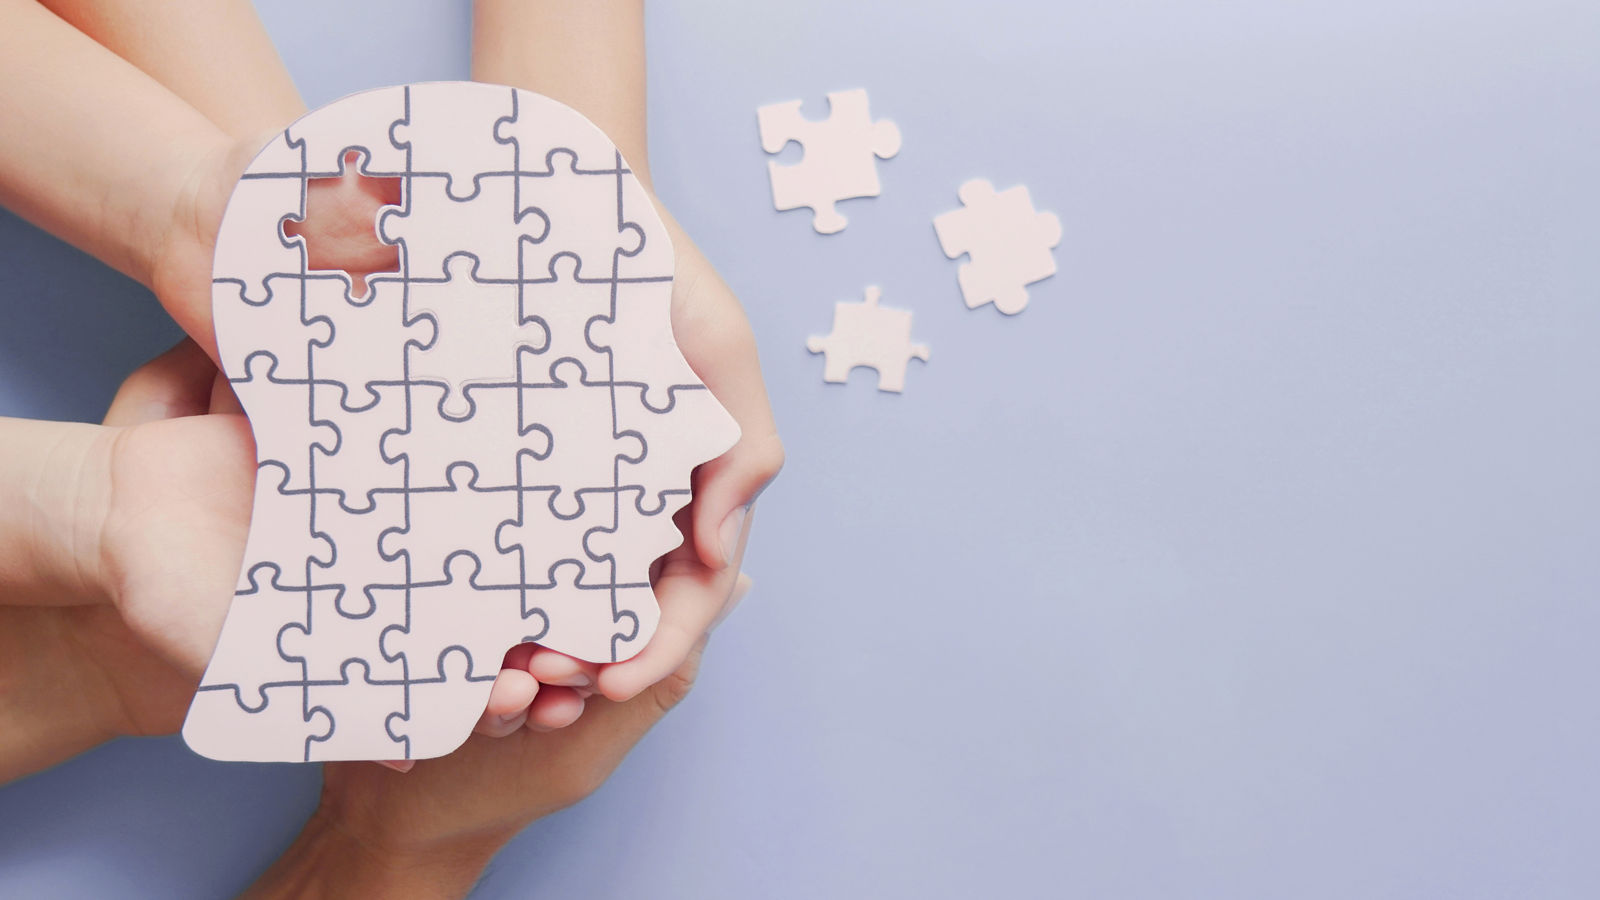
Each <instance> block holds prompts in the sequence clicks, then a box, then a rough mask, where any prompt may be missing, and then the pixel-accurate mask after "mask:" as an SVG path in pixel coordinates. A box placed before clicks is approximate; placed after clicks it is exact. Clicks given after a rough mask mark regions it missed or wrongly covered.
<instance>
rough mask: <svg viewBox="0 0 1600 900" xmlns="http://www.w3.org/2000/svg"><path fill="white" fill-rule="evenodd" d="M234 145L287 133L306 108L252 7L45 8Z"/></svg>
mask: <svg viewBox="0 0 1600 900" xmlns="http://www.w3.org/2000/svg"><path fill="white" fill-rule="evenodd" d="M41 2H42V3H43V4H44V5H45V6H46V7H49V8H50V9H51V10H53V11H54V12H55V14H56V15H58V16H60V17H61V18H63V19H65V20H66V21H67V22H69V23H71V24H72V25H73V26H74V27H76V28H77V29H78V30H79V31H81V32H83V33H84V34H86V35H88V36H89V37H90V38H93V39H94V40H95V41H96V42H97V43H99V44H100V45H101V46H103V47H105V48H106V49H108V50H110V51H111V52H113V53H115V54H116V55H118V56H120V57H122V58H123V59H125V60H127V61H128V62H129V63H132V64H133V65H134V66H136V67H138V68H139V69H140V70H141V71H143V72H144V73H145V74H146V75H149V76H150V77H151V78H153V79H155V80H156V81H157V82H160V83H161V84H162V85H164V86H165V87H166V88H167V89H168V90H170V91H172V92H173V93H174V94H177V95H178V97H180V98H181V99H183V100H184V101H185V102H187V103H188V104H189V105H190V106H193V107H194V108H195V109H197V110H199V111H200V112H201V113H202V114H203V115H205V117H206V118H208V119H210V120H211V121H212V122H213V123H215V124H216V126H217V127H218V128H220V129H222V130H223V131H224V132H226V133H228V134H230V135H233V136H234V137H240V138H243V137H255V136H257V135H262V134H266V133H268V132H271V131H275V130H277V129H279V128H282V127H284V126H285V125H287V124H289V123H290V122H292V121H294V120H295V118H296V117H298V116H299V115H300V114H301V113H303V112H305V103H304V102H303V101H302V100H301V99H300V92H299V91H298V90H296V89H295V86H294V81H293V80H292V79H291V78H290V77H289V71H288V70H287V69H285V68H284V66H283V60H282V59H280V58H279V56H278V51H277V48H275V47H273V46H272V39H271V38H270V37H268V36H267V30H266V29H265V28H264V27H262V25H261V19H260V17H258V16H257V15H256V11H255V7H254V6H252V5H251V4H250V2H249V0H41Z"/></svg>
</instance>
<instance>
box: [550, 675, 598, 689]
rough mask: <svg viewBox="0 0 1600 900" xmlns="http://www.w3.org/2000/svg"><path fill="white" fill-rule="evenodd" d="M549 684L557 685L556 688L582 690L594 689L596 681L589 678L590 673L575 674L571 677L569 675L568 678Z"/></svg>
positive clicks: (558, 679)
mask: <svg viewBox="0 0 1600 900" xmlns="http://www.w3.org/2000/svg"><path fill="white" fill-rule="evenodd" d="M549 684H552V685H555V686H556V687H569V688H580V689H581V688H588V687H594V679H593V678H590V677H589V673H588V672H574V673H573V674H571V675H567V676H565V677H562V678H557V679H556V680H554V681H551V682H549Z"/></svg>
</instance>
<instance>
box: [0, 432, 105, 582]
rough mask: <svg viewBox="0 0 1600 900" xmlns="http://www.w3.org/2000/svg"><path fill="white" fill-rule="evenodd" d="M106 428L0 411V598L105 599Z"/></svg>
mask: <svg viewBox="0 0 1600 900" xmlns="http://www.w3.org/2000/svg"><path fill="white" fill-rule="evenodd" d="M110 434H111V433H110V432H108V431H107V430H105V429H103V428H100V427H98V426H94V425H85V424H81V423H76V422H41V421H33V420H27V419H0V461H3V462H0V465H3V466H4V471H3V472H0V510H4V513H3V515H0V602H4V603H7V604H15V605H37V606H55V605H62V604H77V603H85V602H104V601H107V600H109V599H110V591H109V590H108V587H107V583H106V580H105V567H104V565H103V557H102V552H101V551H102V546H101V544H102V542H101V526H102V525H103V524H104V522H105V517H106V510H107V508H108V505H109V498H110V449H109V445H110V444H109V440H108V436H109V435H110Z"/></svg>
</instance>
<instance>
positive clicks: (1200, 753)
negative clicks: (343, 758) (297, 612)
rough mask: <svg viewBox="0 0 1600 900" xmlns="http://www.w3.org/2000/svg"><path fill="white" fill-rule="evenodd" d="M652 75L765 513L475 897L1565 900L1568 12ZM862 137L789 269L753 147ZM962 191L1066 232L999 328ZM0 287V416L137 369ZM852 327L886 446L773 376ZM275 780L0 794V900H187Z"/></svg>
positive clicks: (1367, 2)
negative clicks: (599, 745) (645, 720)
mask: <svg viewBox="0 0 1600 900" xmlns="http://www.w3.org/2000/svg"><path fill="white" fill-rule="evenodd" d="M261 9H262V14H263V16H264V17H265V19H266V20H267V24H268V26H269V28H270V30H271V31H272V34H273V36H274V38H275V39H276V40H277V41H278V43H279V46H280V48H281V49H282V51H283V54H284V56H285V58H286V60H287V62H288V64H289V66H290V68H291V70H292V71H293V73H294V75H295V77H296V79H297V81H298V83H299V85H300V87H301V89H302V91H303V92H304V94H305V96H306V99H307V100H308V101H309V102H310V103H312V104H313V105H316V104H321V103H325V102H327V101H329V100H332V99H334V98H336V97H338V96H341V95H343V94H345V93H348V92H351V91H355V90H358V89H362V88H367V87H373V86H377V85H383V84H391V83H398V82H404V81H414V80H427V79H440V78H462V77H466V75H467V71H468V56H467V54H468V30H469V29H468V21H469V5H468V4H467V3H466V2H462V0H457V2H450V3H434V2H422V0H409V2H398V3H379V2H376V0H361V2H352V3H347V4H333V5H330V4H314V3H311V2H308V0H294V2H264V3H262V4H261ZM309 23H316V24H309ZM650 54H651V58H650V66H651V90H652V96H651V112H652V122H651V126H652V134H653V160H654V169H655V176H656V181H657V183H658V185H659V188H660V191H661V193H662V195H663V197H664V199H665V201H666V202H667V204H668V205H669V206H670V207H671V208H672V209H673V211H674V212H675V213H676V215H677V216H678V217H679V218H680V219H681V220H682V221H683V223H684V224H685V226H686V227H687V228H688V229H689V230H690V231H691V233H693V234H695V235H696V236H697V239H698V240H699V242H700V243H701V244H702V246H703V247H704V249H705V250H706V252H707V253H708V254H709V255H710V256H711V257H712V259H714V260H715V261H717V262H718V263H719V265H720V266H721V267H722V269H723V271H724V273H725V275H726V276H727V278H728V280H729V281H730V283H731V284H732V285H733V286H734V287H735V288H736V289H737V290H738V291H739V292H740V294H741V295H742V296H743V298H744V300H745V302H746V305H747V306H748V308H749V310H750V313H751V317H752V319H753V322H754V326H755V329H756V333H757V335H758V337H759V339H760V343H761V349H762V353H763V359H764V362H765V366H766V371H767V378H768V380H769V384H770V387H771V390H772V394H773V402H774V405H775V407H776V409H777V412H778V415H779V418H780V422H781V424H782V426H783V428H784V431H785V435H786V438H787V440H788V443H789V447H790V452H791V462H790V464H789V467H788V469H787V471H786V472H785V473H784V476H783V478H782V479H781V480H780V481H779V482H778V484H777V485H776V486H775V487H774V488H773V489H772V490H771V491H770V492H769V493H768V495H767V496H766V498H765V499H764V500H763V503H762V509H761V513H760V516H759V519H760V521H759V522H758V523H757V528H756V532H755V538H754V541H753V544H752V548H753V549H752V550H751V553H750V557H749V560H748V566H747V567H748V569H749V571H750V572H751V573H752V574H753V575H754V576H755V578H756V579H757V588H756V590H755V592H754V593H753V594H752V596H751V597H750V598H749V599H748V600H747V601H746V603H745V605H744V606H743V607H742V608H741V609H740V611H739V613H738V614H737V615H736V616H734V617H733V618H732V619H731V620H730V621H729V622H728V624H727V625H725V626H724V628H723V629H722V630H721V631H720V632H719V633H718V638H717V640H716V641H715V642H714V644H713V646H712V648H711V651H710V653H709V655H708V657H707V662H706V666H705V668H704V672H703V677H702V680H701V683H700V685H699V687H698V688H697V689H696V691H695V694H694V695H693V696H692V697H691V698H690V700H689V701H688V702H687V703H686V704H685V705H684V706H683V707H681V708H680V709H679V710H678V711H677V712H675V713H674V714H673V715H672V716H671V717H669V718H668V720H667V721H665V722H664V723H663V724H662V725H661V726H660V727H659V728H658V729H657V730H656V731H655V732H653V733H652V734H651V735H650V736H649V738H647V739H646V741H645V742H644V744H643V745H642V746H641V747H640V748H639V749H638V751H637V752H636V753H634V755H633V756H632V757H631V758H630V759H629V760H628V761H627V762H626V763H625V764H624V765H623V767H622V769H621V770H620V771H619V772H618V773H617V775H616V777H615V778H613V779H612V781H611V782H610V783H609V784H608V785H607V786H606V787H605V788H604V789H603V790H601V791H600V792H599V793H598V794H597V795H596V796H594V797H593V798H591V799H590V800H589V801H588V802H586V803H584V804H582V805H580V806H579V807H577V808H575V809H573V810H570V811H568V812H565V813H562V814H559V815H557V816H554V817H552V818H550V819H547V820H545V821H542V822H540V823H538V824H536V825H534V826H533V827H532V828H530V829H529V830H528V831H527V832H526V833H525V834H523V835H522V836H521V837H520V838H519V839H518V840H517V841H516V842H515V843H513V844H512V845H511V846H510V847H509V848H508V849H507V850H506V851H505V852H503V853H502V854H501V855H500V857H499V858H498V859H497V861H496V862H495V864H494V865H493V867H492V868H491V870H490V871H489V873H488V875H487V876H486V878H485V880H484V881H483V883H482V885H481V886H480V888H479V890H478V891H477V893H476V894H475V896H476V897H480V898H498V897H524V896H546V895H548V896H563V895H565V896H579V897H652V898H739V900H743V898H748V897H763V898H813V897H916V898H966V897H974V896H1013V897H1044V896H1051V897H1056V896H1073V897H1115V898H1123V900H1135V898H1169V897H1185V898H1189V897H1194V898H1212V897H1215V898H1228V900H1244V898H1280V897H1296V898H1304V900H1313V898H1337V900H1345V898H1350V897H1362V898H1390V897H1428V898H1432V897H1452V898H1480V897H1481V898H1498V897H1541V898H1564V897H1574V898H1579V897H1583V898H1587V897H1593V896H1596V894H1597V893H1600V854H1596V853H1595V842H1596V838H1597V837H1600V821H1597V820H1600V814H1597V802H1596V801H1597V800H1600V768H1597V766H1596V765H1595V760H1596V759H1597V758H1600V716H1597V713H1596V702H1595V685H1596V684H1597V683H1600V654H1597V653H1596V652H1595V637H1596V634H1597V629H1600V604H1597V602H1596V601H1597V596H1600V552H1597V550H1596V548H1597V547H1600V513H1597V500H1600V404H1597V402H1596V400H1597V397H1596V385H1597V384H1600V353H1597V352H1596V344H1597V338H1600V252H1597V248H1600V117H1597V113H1596V110H1600V5H1596V4H1594V3H1592V2H1588V0H1584V2H1578V0H1524V2H1520V3H1515V4H1511V3H1504V2H1491V0H1448V2H1447V0H1382V2H1378V0H1357V2H1351V0H1303V2H1291V3H1284V2H1278V0H1217V2H1211V3H1206V4H1190V3H1178V2H1172V0H1168V2H1157V0H1131V2H1121V3H1116V4H1095V3H1087V2H1081V0H1065V2H1044V0H1036V2H1010V3H1001V2H995V3H987V4H970V3H953V2H927V3H918V4H910V3H893V4H864V3H854V2H848V0H814V2H808V3H785V4H756V3H748V2H741V0H716V2H712V0H704V2H679V3H657V4H654V5H652V7H651V22H650ZM857 86H862V87H866V88H868V89H869V90H870V92H871V96H872V102H873V106H874V110H875V112H876V113H878V114H879V115H882V116H887V117H890V118H893V119H894V120H895V121H897V122H898V124H899V125H900V128H901V130H902V132H903V133H904V137H905V147H904V150H903V151H902V152H901V154H900V156H899V157H898V158H896V159H894V160H892V161H889V162H887V163H884V164H882V166H881V168H880V172H881V174H882V177H883V180H884V185H885V188H884V193H883V196H882V197H880V198H878V199H876V200H863V201H855V202H852V203H848V204H845V205H844V207H842V208H843V211H844V212H845V214H846V215H847V216H849V218H850V226H849V228H847V229H846V230H845V231H844V232H843V233H841V234H838V235H834V236H830V237H821V236H818V235H816V234H814V233H812V231H811V229H810V226H809V219H808V216H807V214H806V213H804V212H791V213H782V214H780V213H775V212H774V211H773V210H772V209H771V208H770V203H769V202H768V193H767V184H766V175H765V159H766V158H765V157H764V156H763V154H762V153H761V150H760V147H759V144H758V141H757V135H756V127H755V107H756V106H757V105H759V104H761V103H764V102H770V101H774V100H784V99H790V98H793V97H800V96H804V97H806V98H808V105H807V110H808V112H810V113H811V114H813V115H821V114H822V113H823V112H824V111H825V105H824V102H823V94H824V93H826V92H827V91H829V90H836V89H841V88H849V87H857ZM786 155H787V156H792V155H794V151H793V149H792V148H791V150H790V151H789V152H788V154H786ZM975 176H983V177H988V178H990V179H991V180H993V181H994V182H995V183H996V184H997V185H998V186H1000V187H1006V186H1009V185H1011V184H1015V183H1025V184H1027V185H1028V186H1029V187H1030V188H1031V189H1032V192H1033V195H1034V197H1035V199H1036V201H1037V202H1038V204H1039V205H1040V206H1041V207H1042V208H1046V209H1051V210H1053V211H1055V212H1057V213H1058V214H1059V215H1060V216H1061V218H1062V221H1063V224H1064V228H1065V236H1064V239H1063V242H1062V245H1061V247H1060V249H1059V250H1058V253H1057V258H1058V261H1059V264H1060V270H1061V271H1060V274H1058V275H1057V276H1056V277H1055V278H1054V279H1052V280H1050V281H1048V282H1045V283H1043V284H1041V285H1038V286H1036V287H1035V288H1034V290H1033V299H1032V303H1031V305H1030V306H1029V308H1028V309H1027V310H1026V311H1025V312H1024V313H1022V314H1021V315H1020V316H1018V317H1016V318H1014V319H1006V318H1003V317H1001V316H999V315H998V314H996V313H995V312H994V311H993V310H992V309H983V310H977V311H968V310H967V309H965V308H964V307H963V305H962V303H961V300H960V296H959V293H958V290H957V287H956V279H955V269H956V263H954V262H950V261H947V260H945V259H944V258H943V256H942V255H941V254H940V252H939V249H938V245H937V242H936V240H935V238H934V235H933V231H932V228H931V226H930V221H931V219H932V217H933V216H934V215H935V214H937V213H939V212H942V211H944V210H946V209H948V208H951V207H953V206H954V205H956V198H955V190H956V187H957V185H958V184H959V183H960V182H961V181H963V180H965V179H967V178H969V177H975ZM0 277H3V284H4V287H3V288H0V291H3V294H4V298H5V299H4V300H3V303H4V309H5V310H6V318H7V326H6V327H5V328H4V329H0V413H4V414H9V415H25V416H48V417H54V418H77V419H92V418H95V417H97V416H98V415H99V413H100V412H101V411H102V409H103V408H104V405H105V403H106V402H107V400H109V398H110V396H111V393H112V391H113V389H114V387H115V385H116V383H117V382H118V381H119V380H120V379H121V377H122V376H123V375H124V374H125V373H126V372H127V371H128V370H129V369H130V368H131V367H132V366H133V365H135V364H136V363H137V362H138V361H141V360H142V359H144V358H146V357H148V356H150V355H153V354H154V353H156V352H157V351H158V350H160V349H161V348H163V347H165V346H166V345H167V344H169V343H170V342H172V341H173V340H175V339H176V337H177V333H176V330H175V329H174V328H173V326H172V325H170V324H169V323H168V322H167V321H166V320H165V319H164V318H163V316H162V313H161V312H160V310H159V308H158V307H157V306H156V304H155V303H154V301H153V300H152V299H151V298H150V297H149V296H148V295H147V294H146V293H145V292H144V291H143V290H142V289H140V288H138V287H137V286H135V285H133V284H132V283H130V282H128V281H126V280H125V279H123V278H121V277H120V276H118V275H115V274H113V273H111V272H109V271H108V270H106V269H105V268H103V267H101V266H99V265H98V264H96V263H93V262H91V261H88V260H86V259H85V258H84V257H82V256H81V255H80V254H78V253H77V252H76V251H74V250H71V249H70V248H67V247H65V246H64V245H62V244H60V243H58V242H56V241H55V240H53V239H51V238H49V237H46V236H44V235H42V234H40V233H39V232H37V231H35V230H33V229H32V228H31V227H29V226H27V225H25V224H23V223H21V222H19V221H17V220H16V219H15V218H12V217H9V216H7V215H3V214H0ZM867 284H879V285H881V286H882V287H883V290H884V302H885V303H886V304H888V305H894V306H902V307H909V308H911V309H913V310H915V312H916V317H917V318H916V336H917V338H918V339H919V340H922V341H925V342H927V343H929V344H931V345H932V348H933V356H932V360H931V362H930V363H928V364H927V365H922V364H920V363H914V364H913V368H912V371H911V372H910V376H909V383H908V386H907V389H906V392H905V394H904V395H902V396H891V395H885V394H878V393H876V392H875V391H873V390H872V387H871V386H872V383H873V377H872V373H871V372H868V371H858V372H857V373H856V377H853V378H852V379H851V383H850V384H849V385H847V386H838V385H824V384H822V382H821V370H822V362H821V360H820V359H818V358H814V357H810V356H808V355H807V353H806V351H805V349H804V345H805V339H806V337H807V336H808V335H810V334H815V333H823V332H825V331H827V329H828V327H829V321H830V316H831V309H832V305H833V303H834V302H835V301H838V300H857V299H860V294H861V289H862V288H863V287H864V286H865V285H867ZM317 782H318V775H317V771H316V770H315V769H314V768H311V767H297V766H252V765H226V764H218V763H212V762H208V761H206V760H203V759H200V758H198V757H196V756H194V755H192V754H190V753H189V752H188V751H187V750H186V749H185V748H184V746H183V745H182V743H181V742H180V741H179V740H177V739H168V740H149V741H126V742H120V743H116V744H113V745H110V746H107V747H104V748H102V749H100V750H97V751H95V752H93V753H90V754H88V755H86V756H84V757H82V758H80V759H77V760H74V761H72V762H70V763H68V764H66V765H63V766H60V767H58V768H56V769H54V770H52V771H49V772H46V773H43V774H41V775H38V776H35V777H33V778H31V779H28V780H25V781H22V782H20V783H16V784H13V785H10V786H8V787H6V788H4V789H0V895H5V896H18V897H24V896H53V897H102V896H106V895H108V894H109V895H114V896H127V897H134V896H141V897H144V896H147V897H177V896H207V895H217V894H225V893H230V892H232V891H235V890H238V889H239V888H241V887H243V886H244V885H245V884H247V883H248V882H249V881H250V880H251V879H252V878H253V877H254V875H255V874H256V873H257V872H259V871H260V870H261V869H263V868H264V867H265V866H266V865H267V864H268V863H269V862H270V861H271V860H272V859H273V858H274V857H275V856H276V855H277V853H278V852H280V850H281V849H282V848H283V847H284V846H285V845H287V843H288V842H289V841H290V840H291V838H292V837H293V835H294V833H295V831H296V830H297V828H298V826H299V823H300V821H301V820H302V819H303V818H304V816H305V815H306V814H307V813H308V811H309V810H310V808H311V806H312V804H313V802H314V800H315V796H316V789H317Z"/></svg>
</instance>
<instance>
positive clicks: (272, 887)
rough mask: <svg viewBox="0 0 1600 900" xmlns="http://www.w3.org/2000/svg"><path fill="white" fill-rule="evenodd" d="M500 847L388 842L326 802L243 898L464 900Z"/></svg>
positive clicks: (257, 899) (260, 899) (265, 899)
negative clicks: (458, 846)
mask: <svg viewBox="0 0 1600 900" xmlns="http://www.w3.org/2000/svg"><path fill="white" fill-rule="evenodd" d="M396 777H403V776H396ZM498 847H499V843H494V844H493V845H490V846H486V847H485V848H479V849H470V848H464V847H462V848H443V847H437V846H427V847H424V846H418V845H415V844H411V843H407V842H394V841H390V840H386V839H384V838H383V836H382V835H380V834H375V833H373V832H371V831H370V830H369V829H366V828H363V827H360V826H357V825H354V824H352V823H351V822H350V821H349V820H348V819H347V818H346V817H345V816H343V815H342V814H341V813H340V812H339V811H337V810H336V809H335V808H334V807H333V806H331V805H330V804H329V803H328V802H327V799H326V798H324V801H323V802H322V803H321V804H320V805H319V806H318V807H317V809H316V811H315V812H314V813H312V815H311V818H310V819H308V820H307V821H306V824H305V827H304V828H302V829H301V831H300V835H299V836H298V837H297V838H296V839H295V841H294V843H293V844H292V845H290V847H289V849H288V850H286V851H284V854H283V855H282V856H281V857H279V858H278V861H277V862H275V863H273V865H272V867H271V868H269V869H268V870H267V871H266V872H265V873H264V874H263V875H262V876H261V878H259V879H258V880H257V881H256V882H255V884H253V885H252V886H251V887H250V889H249V890H248V891H246V892H245V893H244V894H243V895H242V896H243V897H244V898H248V900H268V898H276V897H296V898H311V900H314V898H320V897H391V896H404V897H411V898H459V897H465V896H466V895H467V893H468V892H470V891H471V890H472V886H473V884H475V883H476V882H477V880H478V876H479V874H480V873H481V872H482V871H483V867H484V866H486V865H487V864H488V862H489V859H490V857H492V856H493V855H494V851H495V850H496V849H498Z"/></svg>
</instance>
